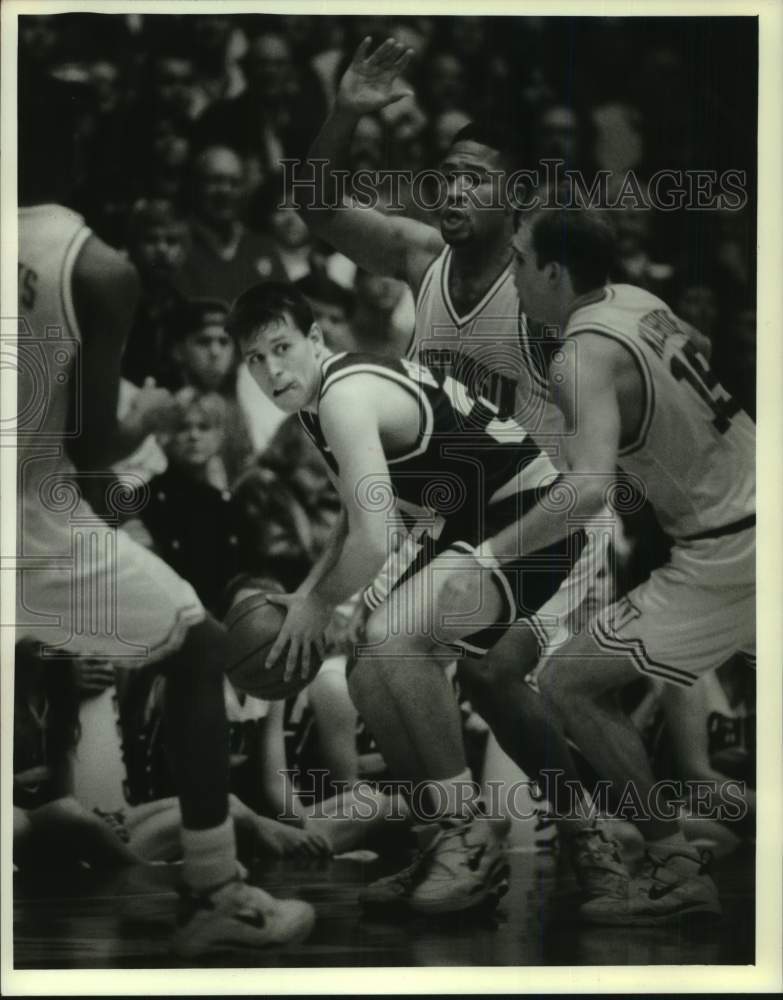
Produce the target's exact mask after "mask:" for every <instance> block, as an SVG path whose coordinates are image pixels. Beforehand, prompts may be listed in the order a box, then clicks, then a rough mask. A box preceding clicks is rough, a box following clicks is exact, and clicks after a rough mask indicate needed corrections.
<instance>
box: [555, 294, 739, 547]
mask: <svg viewBox="0 0 783 1000" xmlns="http://www.w3.org/2000/svg"><path fill="white" fill-rule="evenodd" d="M565 332H566V337H567V338H570V337H574V336H575V335H577V334H579V333H585V332H591V333H597V334H599V335H601V336H605V337H609V338H611V339H612V340H615V341H617V342H618V343H620V344H622V345H623V346H624V347H626V348H627V349H628V351H630V353H631V355H632V356H633V358H634V360H635V362H636V364H637V367H638V370H639V375H640V376H641V381H642V384H643V386H644V401H643V412H642V418H641V421H640V423H639V427H638V428H637V429H636V431H635V433H634V437H633V440H628V441H623V442H621V444H622V448H621V451H620V466H621V468H622V469H623V470H624V471H625V472H627V473H629V474H630V475H632V476H634V477H636V478H637V479H638V480H639V481H641V484H642V486H643V488H644V491H645V493H646V496H647V498H648V499H649V500H650V502H651V504H652V506H653V508H654V509H655V512H656V514H657V516H658V520H659V521H660V523H661V527H662V528H663V529H664V530H665V531H666V532H668V533H669V534H670V535H672V537H674V538H688V537H692V536H695V535H702V534H705V533H707V534H711V533H718V532H721V531H722V529H724V528H727V527H731V526H732V525H735V524H741V523H742V522H745V521H748V522H749V521H750V519H751V518H752V517H753V516H754V514H755V425H754V423H753V421H752V420H751V419H750V417H749V416H748V415H747V414H746V413H745V412H744V411H743V410H742V409H741V408H740V406H739V405H738V404H737V403H736V402H735V401H734V400H733V399H732V397H731V396H730V395H729V393H728V392H726V390H725V389H724V388H723V387H722V386H721V385H720V383H719V382H718V380H717V378H716V377H715V375H714V373H713V372H712V370H711V369H710V366H709V364H708V363H707V361H706V359H705V358H704V357H703V355H702V354H700V353H699V352H698V350H697V349H696V348H695V347H694V345H693V343H692V341H690V340H689V339H688V337H687V335H686V333H685V332H684V328H683V326H682V324H681V323H680V321H679V320H678V318H677V317H676V316H675V315H674V314H673V313H672V312H671V310H670V309H669V307H668V306H667V305H666V303H664V302H662V301H661V299H659V298H656V296H654V295H651V294H650V293H649V292H646V291H644V290H643V289H641V288H636V287H634V286H633V285H609V286H608V287H607V288H605V289H602V290H601V291H600V292H597V293H595V296H594V297H592V300H591V301H587V302H585V303H584V304H583V305H581V306H578V307H577V309H576V310H575V311H574V312H573V314H572V315H571V317H570V319H569V321H568V323H567V325H566V331H565ZM577 360H578V359H577Z"/></svg>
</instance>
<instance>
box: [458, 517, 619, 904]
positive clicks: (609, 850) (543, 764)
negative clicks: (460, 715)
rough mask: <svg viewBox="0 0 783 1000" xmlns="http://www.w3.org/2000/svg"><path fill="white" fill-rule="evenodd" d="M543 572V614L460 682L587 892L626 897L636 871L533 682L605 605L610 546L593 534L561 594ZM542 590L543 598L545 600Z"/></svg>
mask: <svg viewBox="0 0 783 1000" xmlns="http://www.w3.org/2000/svg"><path fill="white" fill-rule="evenodd" d="M547 576H548V574H546V575H543V576H542V574H540V573H535V572H534V573H532V574H530V575H528V574H526V573H523V575H522V577H520V578H517V579H518V580H519V581H520V582H521V584H522V590H523V591H524V599H525V603H526V605H527V606H528V607H529V608H532V607H535V606H536V605H537V604H538V602H539V601H541V602H542V604H541V607H540V608H539V609H538V611H536V612H534V613H533V614H529V615H528V616H527V617H525V618H523V619H521V620H519V621H517V622H515V623H514V625H513V626H512V627H511V628H510V629H509V630H508V631H507V632H506V633H505V634H504V635H503V636H502V637H501V638H500V640H499V641H498V642H497V644H496V645H494V646H493V647H492V648H491V649H490V650H489V652H488V653H487V655H486V656H485V657H484V658H483V659H480V660H474V659H469V660H463V661H462V662H461V664H460V666H459V671H460V681H461V683H462V684H463V685H464V686H465V687H466V691H467V693H468V697H469V698H470V700H471V702H472V704H473V705H474V707H475V708H476V709H477V711H478V712H479V714H480V715H482V716H483V717H484V719H485V720H486V721H487V723H488V724H489V726H490V728H491V729H492V732H493V733H494V735H495V737H496V739H497V741H498V743H499V745H500V746H501V747H502V749H503V750H504V751H505V752H506V753H507V754H508V756H509V757H510V758H511V759H512V760H513V761H514V762H515V763H516V764H517V765H518V766H519V767H520V768H521V769H522V771H524V772H525V774H527V775H528V776H529V777H530V778H531V779H533V780H535V781H537V782H538V784H539V786H540V787H541V789H542V791H543V792H544V794H545V795H546V797H547V798H548V800H549V803H550V808H551V809H552V810H553V818H554V819H555V822H556V823H557V826H558V832H559V834H560V836H561V838H562V841H563V843H564V844H566V845H567V848H568V851H569V855H570V858H571V862H572V865H573V868H574V871H575V873H576V876H577V879H578V881H579V884H580V887H581V889H582V891H583V892H584V893H585V894H586V895H587V896H595V895H599V894H604V893H606V892H624V891H625V886H626V883H627V881H628V878H629V872H628V870H627V868H626V865H625V864H624V862H623V859H622V850H621V848H620V845H619V844H618V843H617V842H616V841H615V840H614V839H613V838H612V837H611V836H609V835H608V834H607V832H606V831H605V830H604V829H603V828H601V827H599V826H598V825H596V823H595V822H594V819H593V818H592V817H591V813H590V804H589V801H588V798H587V795H586V794H585V791H584V789H583V788H582V786H581V781H580V775H579V771H578V769H577V766H576V763H575V761H574V758H573V755H572V753H571V749H570V747H569V745H568V741H567V740H566V737H565V733H564V732H563V729H562V727H561V726H560V724H559V723H558V721H557V718H556V713H555V711H554V709H553V706H552V705H551V704H549V702H548V699H547V698H546V696H545V695H544V694H543V693H542V692H541V691H540V690H538V689H537V685H536V686H535V687H534V686H533V685H531V683H529V676H534V675H535V671H536V668H537V667H539V669H540V665H539V658H540V655H541V650H542V644H548V645H549V646H550V648H551V646H552V643H553V641H555V640H556V639H558V638H559V637H561V636H562V637H565V636H567V635H568V633H569V631H571V630H572V629H574V628H579V627H583V626H584V624H585V623H586V621H587V619H588V617H589V613H590V610H591V608H593V607H595V604H596V603H601V592H602V589H603V585H604V584H605V582H606V581H607V580H608V579H609V574H608V573H607V546H606V544H605V542H603V541H602V539H601V538H600V537H599V538H598V539H596V538H595V537H594V536H592V535H590V533H588V541H587V544H586V545H585V547H584V549H583V550H582V552H581V554H580V556H579V559H578V560H577V562H576V564H575V565H574V567H573V569H572V570H571V572H570V573H569V574H568V576H567V578H566V579H565V580H564V581H563V582H562V584H561V585H560V587H559V588H558V589H557V591H556V593H555V594H554V595H553V596H551V597H547V595H548V594H549V593H550V592H551V586H552V583H551V581H550V580H548V579H547V578H546V577H547ZM537 592H538V597H537Z"/></svg>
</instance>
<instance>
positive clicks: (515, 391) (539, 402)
mask: <svg viewBox="0 0 783 1000" xmlns="http://www.w3.org/2000/svg"><path fill="white" fill-rule="evenodd" d="M452 261H453V251H452V249H451V247H448V246H447V247H445V249H444V250H443V251H442V253H441V254H440V255H439V256H438V257H436V258H435V260H434V261H433V262H432V263H431V264H430V266H429V268H428V269H427V271H426V273H425V275H424V278H423V280H422V283H421V286H420V288H419V294H418V296H417V299H416V324H415V328H414V333H413V338H412V340H411V344H410V347H409V349H408V352H407V357H408V358H409V359H410V360H416V361H418V362H419V363H420V364H423V365H424V366H425V367H427V368H429V369H430V371H432V372H433V374H435V375H436V376H438V377H444V376H446V375H450V376H451V377H452V378H454V379H456V381H457V382H460V383H461V384H462V385H464V386H465V387H466V388H467V389H468V391H469V392H470V393H471V394H472V395H473V396H482V397H484V398H485V399H488V400H489V401H491V402H492V403H494V405H495V406H496V407H497V409H498V415H499V416H500V417H502V418H506V417H513V418H514V419H515V420H516V421H517V422H518V423H520V424H522V425H523V426H524V427H526V428H527V429H528V430H529V431H530V433H531V434H533V435H534V436H535V437H536V438H537V439H538V440H539V442H540V443H541V444H542V445H546V444H547V443H548V439H549V438H553V443H554V439H556V438H557V436H558V435H559V434H561V433H562V417H561V416H560V413H559V411H558V410H557V408H556V407H555V406H554V405H553V404H552V402H551V400H550V395H549V388H548V367H549V361H550V356H551V354H552V352H553V350H554V349H555V348H556V347H557V343H558V341H557V338H556V337H544V336H533V335H532V334H531V329H532V328H531V327H530V325H529V324H528V322H527V320H526V317H525V315H524V313H523V311H522V306H521V304H520V301H519V295H518V294H517V290H516V288H515V286H514V279H513V273H512V268H511V265H510V264H509V266H508V267H506V268H505V269H504V270H503V271H502V272H501V273H500V274H499V275H498V277H497V279H496V280H495V281H494V282H493V284H492V286H491V287H490V288H489V289H488V290H487V292H486V293H485V295H484V296H483V298H482V299H481V301H480V302H478V303H477V304H476V305H475V306H474V307H473V308H472V309H471V310H470V311H469V312H468V313H466V314H464V315H460V314H459V313H458V312H457V310H456V308H455V307H454V304H453V302H452V301H451V296H450V294H449V274H450V271H451V266H452Z"/></svg>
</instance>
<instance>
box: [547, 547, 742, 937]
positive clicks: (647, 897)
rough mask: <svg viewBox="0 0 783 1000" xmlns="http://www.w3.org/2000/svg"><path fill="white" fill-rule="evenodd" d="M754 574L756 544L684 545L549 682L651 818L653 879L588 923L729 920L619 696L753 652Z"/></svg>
mask: <svg viewBox="0 0 783 1000" xmlns="http://www.w3.org/2000/svg"><path fill="white" fill-rule="evenodd" d="M716 541H717V543H718V544H717V545H716ZM754 573H755V540H754V538H753V537H752V536H751V535H750V534H748V535H746V537H744V538H743V537H737V536H732V537H731V538H729V539H724V538H721V539H718V540H708V541H705V542H700V543H698V544H697V545H690V546H689V547H688V548H687V549H685V548H680V547H677V546H675V548H674V549H673V550H672V556H671V560H670V562H669V563H668V564H667V565H666V566H664V567H662V568H661V569H658V570H655V571H654V572H653V574H652V576H651V577H650V579H649V580H648V581H647V582H646V583H644V584H642V585H641V586H640V587H637V588H636V589H635V590H633V591H631V593H630V594H629V595H628V596H627V597H626V598H623V599H622V600H621V601H619V602H617V603H616V604H615V605H613V606H612V607H610V608H608V609H606V610H605V611H604V612H602V613H601V614H599V616H598V617H597V619H596V621H595V627H594V635H595V639H594V640H592V639H591V638H589V637H586V636H582V637H579V638H576V639H574V640H572V641H571V642H570V643H569V644H568V645H567V646H566V647H565V648H564V649H563V650H561V652H560V654H559V655H558V656H557V657H556V658H553V660H552V661H551V662H550V663H549V665H548V666H547V669H546V670H545V671H544V672H543V673H542V676H541V677H540V679H539V683H540V684H541V685H542V686H543V687H544V689H545V690H546V691H547V692H548V694H549V696H550V698H551V700H552V701H553V703H555V704H556V705H557V707H558V711H559V712H560V714H561V718H562V719H563V722H564V724H565V726H566V729H567V730H568V731H569V733H570V734H571V735H572V736H573V737H574V739H575V740H576V741H577V743H578V744H579V746H580V749H581V750H582V752H583V753H584V755H585V756H586V757H587V759H588V760H589V761H590V763H591V764H592V765H593V767H594V768H595V770H596V771H597V772H598V773H599V774H600V775H601V777H603V778H608V779H609V780H610V781H611V782H612V783H613V785H614V787H615V789H616V790H620V791H621V792H622V791H624V790H625V789H626V788H628V789H630V790H631V792H632V793H633V795H634V799H635V801H637V802H639V803H640V805H641V807H642V814H641V815H640V816H639V819H638V825H639V826H640V828H641V829H642V830H643V832H644V834H645V837H646V838H647V845H648V856H649V857H650V859H651V864H650V866H649V868H648V871H647V873H646V874H645V876H644V877H643V878H642V879H641V881H639V880H633V881H632V882H631V883H630V884H629V887H628V892H627V895H626V899H625V900H620V901H618V900H608V899H604V900H601V899H598V900H594V901H591V902H589V903H586V904H585V906H584V907H583V910H582V912H583V913H584V915H585V916H586V917H587V918H588V919H591V920H595V921H597V922H602V923H634V922H635V923H651V922H658V921H660V920H666V919H669V918H671V916H673V915H676V914H679V913H682V912H688V911H704V912H707V913H716V912H719V910H720V907H719V903H718V899H717V891H716V889H715V886H714V883H712V881H711V879H709V878H708V877H707V876H706V874H705V873H704V870H703V866H702V863H701V856H700V854H699V852H698V851H695V850H694V849H693V848H690V847H688V845H687V842H686V840H685V837H684V835H683V833H682V831H681V830H680V828H679V824H678V821H677V820H676V819H675V818H673V817H674V816H675V815H676V810H674V809H668V807H667V803H666V802H665V801H662V800H661V799H660V798H659V797H658V796H657V794H656V793H657V791H658V789H656V787H655V782H654V777H653V774H652V769H651V767H650V764H649V760H648V757H647V754H646V751H645V749H644V746H643V744H642V741H641V737H640V735H639V733H638V732H637V731H636V729H635V727H634V726H633V724H632V722H631V720H630V719H629V718H628V717H627V716H626V714H625V713H624V711H623V710H622V708H621V706H620V705H619V703H618V701H617V697H616V695H617V692H618V691H619V690H621V689H622V687H624V686H625V685H626V684H627V683H629V682H630V681H631V680H633V679H635V678H636V677H637V676H638V673H639V672H642V673H646V674H649V675H651V676H654V677H658V678H660V679H663V680H665V681H667V682H668V683H670V684H690V683H692V682H693V681H694V680H695V679H696V678H697V677H698V676H699V675H700V674H702V673H704V672H706V671H708V670H710V669H714V668H715V667H716V666H718V665H720V663H722V662H723V661H724V660H725V659H726V658H727V657H729V656H730V655H732V654H733V653H734V652H735V651H736V650H737V649H739V648H741V647H743V646H744V645H746V644H747V643H748V642H749V641H752V636H753V632H754V629H755V618H754V610H755V587H754V582H753V581H754Z"/></svg>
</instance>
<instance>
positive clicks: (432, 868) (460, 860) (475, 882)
mask: <svg viewBox="0 0 783 1000" xmlns="http://www.w3.org/2000/svg"><path fill="white" fill-rule="evenodd" d="M438 827H439V829H438V831H437V833H436V834H435V836H434V837H433V838H432V839H431V841H430V843H429V844H428V846H427V847H426V848H425V849H424V850H422V851H419V853H418V854H417V855H416V857H415V858H414V860H413V862H412V863H411V864H410V865H408V866H407V867H406V868H403V869H402V871H399V872H396V873H395V874H394V875H387V876H386V877H385V878H381V879H378V880H377V881H375V882H372V883H371V884H370V885H368V886H367V887H366V888H365V889H364V890H363V892H361V893H360V895H359V901H360V902H361V903H362V904H363V905H365V906H372V907H383V908H405V909H412V910H415V911H417V912H419V913H456V912H459V911H462V910H468V909H472V908H473V907H477V906H481V905H483V904H488V905H493V904H497V902H498V901H499V900H500V898H501V897H502V896H504V895H505V894H506V893H507V892H508V875H509V867H508V864H507V863H506V861H505V858H504V855H503V850H502V843H503V840H504V839H505V837H506V834H507V833H508V830H509V827H510V823H509V821H508V820H507V819H506V818H503V819H502V820H498V819H487V818H485V817H482V816H478V817H475V818H472V819H469V820H464V819H445V820H441V821H440V822H439V823H438Z"/></svg>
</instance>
